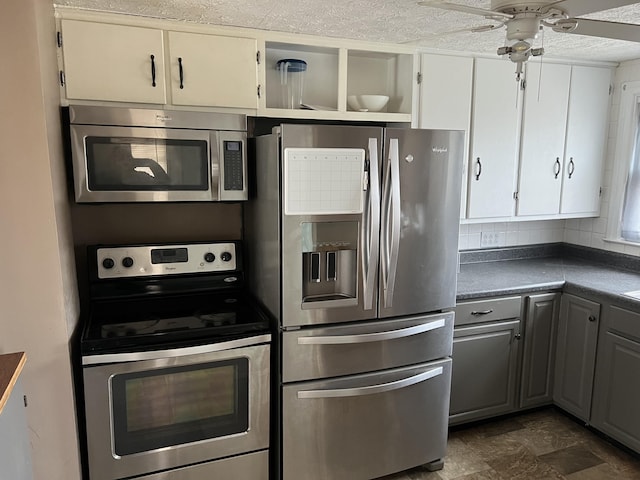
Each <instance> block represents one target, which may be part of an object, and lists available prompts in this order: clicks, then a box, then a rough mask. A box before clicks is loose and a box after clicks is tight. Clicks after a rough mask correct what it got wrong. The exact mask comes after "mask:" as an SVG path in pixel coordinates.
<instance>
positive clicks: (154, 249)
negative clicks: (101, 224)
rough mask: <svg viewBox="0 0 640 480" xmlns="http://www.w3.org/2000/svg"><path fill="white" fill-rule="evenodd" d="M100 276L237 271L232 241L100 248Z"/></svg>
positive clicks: (234, 247) (97, 251)
mask: <svg viewBox="0 0 640 480" xmlns="http://www.w3.org/2000/svg"><path fill="white" fill-rule="evenodd" d="M96 261H97V268H98V278H100V279H103V278H126V277H150V276H160V275H176V274H188V273H210V272H232V271H234V270H236V268H237V263H236V244H235V243H232V242H219V243H217V242H216V243H194V244H184V245H154V246H140V245H136V246H121V247H100V248H98V249H97V250H96Z"/></svg>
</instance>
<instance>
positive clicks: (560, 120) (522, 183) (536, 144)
mask: <svg viewBox="0 0 640 480" xmlns="http://www.w3.org/2000/svg"><path fill="white" fill-rule="evenodd" d="M540 78H541V84H540V88H539V90H538V85H539V83H538V79H540ZM610 82H611V70H610V69H608V68H601V67H586V66H579V65H573V66H570V65H558V64H543V66H542V74H541V75H540V65H539V64H538V63H530V64H529V65H527V90H526V94H525V102H524V119H523V126H522V149H521V158H520V180H519V186H518V209H517V215H518V216H537V217H540V216H546V217H548V216H551V215H554V216H558V215H559V216H561V217H563V218H570V217H586V216H597V215H598V213H599V204H600V182H601V177H602V162H603V160H604V145H605V141H606V133H607V132H606V131H607V125H608V119H609V87H610Z"/></svg>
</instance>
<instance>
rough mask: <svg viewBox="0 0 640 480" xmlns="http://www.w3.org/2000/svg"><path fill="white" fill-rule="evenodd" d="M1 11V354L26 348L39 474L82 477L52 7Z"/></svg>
mask: <svg viewBox="0 0 640 480" xmlns="http://www.w3.org/2000/svg"><path fill="white" fill-rule="evenodd" d="M2 7H3V9H2V15H0V43H1V44H2V45H3V48H2V57H1V61H2V73H1V74H0V108H1V112H0V113H1V114H0V265H1V266H2V268H1V270H0V306H1V308H0V353H8V352H12V351H25V352H26V353H27V364H26V367H25V370H24V371H23V374H22V375H23V377H22V378H23V382H24V389H25V393H26V395H27V397H28V400H29V406H28V408H27V418H28V424H29V435H30V441H31V446H32V457H33V466H34V478H35V479H37V480H41V479H42V480H44V479H46V480H76V479H79V478H80V473H79V460H78V447H77V435H76V423H75V412H74V398H73V390H72V380H71V365H70V358H69V341H68V339H69V335H70V333H71V329H72V327H73V326H74V325H75V323H76V317H77V294H76V293H75V282H74V281H73V278H74V272H73V266H72V258H71V251H72V249H71V244H70V242H69V238H70V228H69V222H68V218H67V217H68V208H67V207H66V206H65V202H66V200H65V198H64V195H63V194H62V193H63V192H62V191H61V190H60V179H61V171H60V165H61V162H62V160H61V154H60V147H59V139H60V132H59V126H58V123H59V122H58V120H57V108H56V107H55V105H56V104H57V102H58V99H57V91H56V89H55V87H54V86H53V85H54V82H55V76H54V77H53V78H51V76H50V74H51V72H52V68H53V65H55V46H54V45H52V42H53V39H54V38H55V37H53V36H50V35H51V32H52V23H51V22H52V21H53V14H52V6H51V3H50V2H48V1H44V0H5V1H3V2H2ZM41 54H42V56H41ZM52 56H53V57H52ZM41 58H42V62H41V61H40V59H41ZM41 72H42V73H44V78H47V81H46V82H45V83H44V84H43V82H42V80H41ZM53 73H54V74H55V70H53ZM47 120H50V123H47ZM0 471H1V470H0ZM0 476H1V474H0Z"/></svg>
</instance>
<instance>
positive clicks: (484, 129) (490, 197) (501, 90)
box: [467, 58, 521, 219]
mask: <svg viewBox="0 0 640 480" xmlns="http://www.w3.org/2000/svg"><path fill="white" fill-rule="evenodd" d="M519 92H520V89H519V84H518V83H517V82H516V81H515V76H514V65H513V63H511V62H508V61H505V60H498V59H495V60H494V59H487V58H478V59H476V60H475V77H474V89H473V114H472V119H471V148H470V155H469V156H470V158H469V190H468V206H467V217H468V218H470V219H474V218H496V217H511V216H512V215H513V213H514V204H515V201H514V199H513V194H514V192H515V178H516V168H517V159H518V144H519V142H518V139H519V131H520V113H521V107H520V103H521V95H520V93H519Z"/></svg>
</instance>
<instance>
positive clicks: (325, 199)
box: [284, 148, 365, 215]
mask: <svg viewBox="0 0 640 480" xmlns="http://www.w3.org/2000/svg"><path fill="white" fill-rule="evenodd" d="M364 155H365V153H364V149H362V148H286V149H285V150H284V213H285V215H331V214H349V213H362V208H363V188H364Z"/></svg>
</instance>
